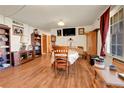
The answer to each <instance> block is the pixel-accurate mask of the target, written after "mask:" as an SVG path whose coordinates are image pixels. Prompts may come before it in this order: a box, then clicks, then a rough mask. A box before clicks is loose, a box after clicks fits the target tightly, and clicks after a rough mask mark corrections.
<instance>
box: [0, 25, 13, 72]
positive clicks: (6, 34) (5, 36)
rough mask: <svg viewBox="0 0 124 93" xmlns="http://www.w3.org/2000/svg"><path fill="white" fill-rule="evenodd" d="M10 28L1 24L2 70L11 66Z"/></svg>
mask: <svg viewBox="0 0 124 93" xmlns="http://www.w3.org/2000/svg"><path fill="white" fill-rule="evenodd" d="M10 48H11V47H10V28H9V27H8V26H6V25H3V24H0V70H1V69H4V68H6V67H10V66H11V51H10Z"/></svg>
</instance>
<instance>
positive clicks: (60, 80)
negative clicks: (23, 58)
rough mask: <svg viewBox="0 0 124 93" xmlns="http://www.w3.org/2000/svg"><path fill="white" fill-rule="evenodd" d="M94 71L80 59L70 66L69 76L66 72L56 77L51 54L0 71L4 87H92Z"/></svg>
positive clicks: (1, 85) (1, 82) (0, 85)
mask: <svg viewBox="0 0 124 93" xmlns="http://www.w3.org/2000/svg"><path fill="white" fill-rule="evenodd" d="M92 77H93V73H92V71H91V67H90V65H89V64H88V63H87V61H86V60H83V59H78V60H77V61H76V63H75V66H74V65H72V66H71V67H70V74H69V76H68V78H67V76H66V75H65V73H64V72H62V71H61V72H60V73H59V74H58V75H57V77H55V72H54V71H53V69H52V68H51V63H50V56H49V55H43V56H42V57H39V58H36V59H35V60H33V61H30V62H28V63H25V64H22V65H20V66H16V67H11V68H7V69H5V70H3V71H0V87H3V88H6V87H7V88H10V87H11V88H92V87H94V86H93V80H92Z"/></svg>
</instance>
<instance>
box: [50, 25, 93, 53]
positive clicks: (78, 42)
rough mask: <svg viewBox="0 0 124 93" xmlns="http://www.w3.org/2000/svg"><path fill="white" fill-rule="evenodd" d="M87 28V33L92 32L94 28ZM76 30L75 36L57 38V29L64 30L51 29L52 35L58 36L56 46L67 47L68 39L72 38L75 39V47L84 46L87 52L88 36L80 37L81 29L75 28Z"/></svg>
mask: <svg viewBox="0 0 124 93" xmlns="http://www.w3.org/2000/svg"><path fill="white" fill-rule="evenodd" d="M83 27H84V28H85V32H88V31H91V30H92V28H93V27H92V26H90V25H89V26H83ZM75 28H76V35H75V36H57V29H62V28H56V29H51V34H52V35H56V45H67V46H69V42H68V39H69V38H70V37H71V38H72V39H73V43H72V45H73V46H83V47H84V50H85V51H86V50H87V49H86V41H87V40H86V35H78V28H82V26H80V27H75Z"/></svg>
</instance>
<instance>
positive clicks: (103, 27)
mask: <svg viewBox="0 0 124 93" xmlns="http://www.w3.org/2000/svg"><path fill="white" fill-rule="evenodd" d="M109 13H110V7H109V8H108V9H107V10H106V11H105V12H104V13H103V15H102V16H101V17H100V32H101V40H102V46H101V52H100V56H105V44H106V36H107V32H108V30H109V17H110V16H109Z"/></svg>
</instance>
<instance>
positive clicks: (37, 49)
mask: <svg viewBox="0 0 124 93" xmlns="http://www.w3.org/2000/svg"><path fill="white" fill-rule="evenodd" d="M31 43H32V46H33V57H34V58H36V57H39V56H41V55H42V53H41V35H39V34H38V33H32V34H31Z"/></svg>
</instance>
